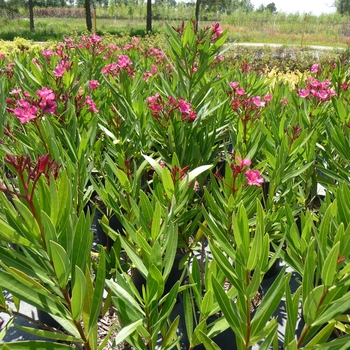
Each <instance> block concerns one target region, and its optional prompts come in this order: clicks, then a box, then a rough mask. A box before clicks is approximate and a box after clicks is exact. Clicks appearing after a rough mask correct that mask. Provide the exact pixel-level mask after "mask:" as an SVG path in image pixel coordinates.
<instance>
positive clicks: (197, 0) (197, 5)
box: [195, 0, 201, 32]
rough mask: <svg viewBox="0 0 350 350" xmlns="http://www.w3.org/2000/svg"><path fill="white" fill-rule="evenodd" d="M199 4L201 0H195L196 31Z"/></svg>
mask: <svg viewBox="0 0 350 350" xmlns="http://www.w3.org/2000/svg"><path fill="white" fill-rule="evenodd" d="M200 4H201V0H196V9H195V19H196V32H197V31H198V23H199V7H200Z"/></svg>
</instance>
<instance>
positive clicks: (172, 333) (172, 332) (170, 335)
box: [162, 315, 180, 348]
mask: <svg viewBox="0 0 350 350" xmlns="http://www.w3.org/2000/svg"><path fill="white" fill-rule="evenodd" d="M179 321H180V316H179V315H178V316H177V317H176V318H175V320H174V321H173V322H172V324H171V325H170V327H169V329H168V331H167V333H166V336H165V337H164V339H163V342H162V347H163V348H164V347H166V346H167V345H169V344H171V342H172V341H173V340H174V339H176V338H177V337H178V335H177V334H176V332H177V329H178V327H179Z"/></svg>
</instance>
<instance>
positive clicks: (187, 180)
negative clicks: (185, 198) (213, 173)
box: [180, 165, 212, 192]
mask: <svg viewBox="0 0 350 350" xmlns="http://www.w3.org/2000/svg"><path fill="white" fill-rule="evenodd" d="M211 167H212V165H202V166H199V167H198V168H196V169H194V170H192V171H190V172H189V173H188V174H187V176H186V177H185V178H184V179H183V180H181V182H180V191H181V192H182V191H184V190H185V189H186V187H187V185H188V184H190V183H191V182H192V181H193V180H194V179H195V178H196V177H197V176H198V175H200V174H202V173H203V172H205V171H207V170H209V169H210V168H211Z"/></svg>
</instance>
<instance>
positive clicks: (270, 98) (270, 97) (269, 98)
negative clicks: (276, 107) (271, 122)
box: [264, 94, 272, 102]
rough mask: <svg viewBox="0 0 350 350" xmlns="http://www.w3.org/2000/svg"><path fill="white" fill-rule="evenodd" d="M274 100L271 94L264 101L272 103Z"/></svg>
mask: <svg viewBox="0 0 350 350" xmlns="http://www.w3.org/2000/svg"><path fill="white" fill-rule="evenodd" d="M271 100H272V95H271V94H266V95H265V96H264V101H265V102H270V101H271Z"/></svg>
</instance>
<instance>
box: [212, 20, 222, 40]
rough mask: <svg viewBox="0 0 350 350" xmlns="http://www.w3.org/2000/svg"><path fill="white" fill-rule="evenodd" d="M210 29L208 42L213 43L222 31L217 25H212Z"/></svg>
mask: <svg viewBox="0 0 350 350" xmlns="http://www.w3.org/2000/svg"><path fill="white" fill-rule="evenodd" d="M211 27H212V34H211V38H210V40H211V41H215V40H217V39H218V38H219V37H220V35H221V34H222V32H223V31H222V28H221V27H220V24H219V23H213V24H212V25H211Z"/></svg>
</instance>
